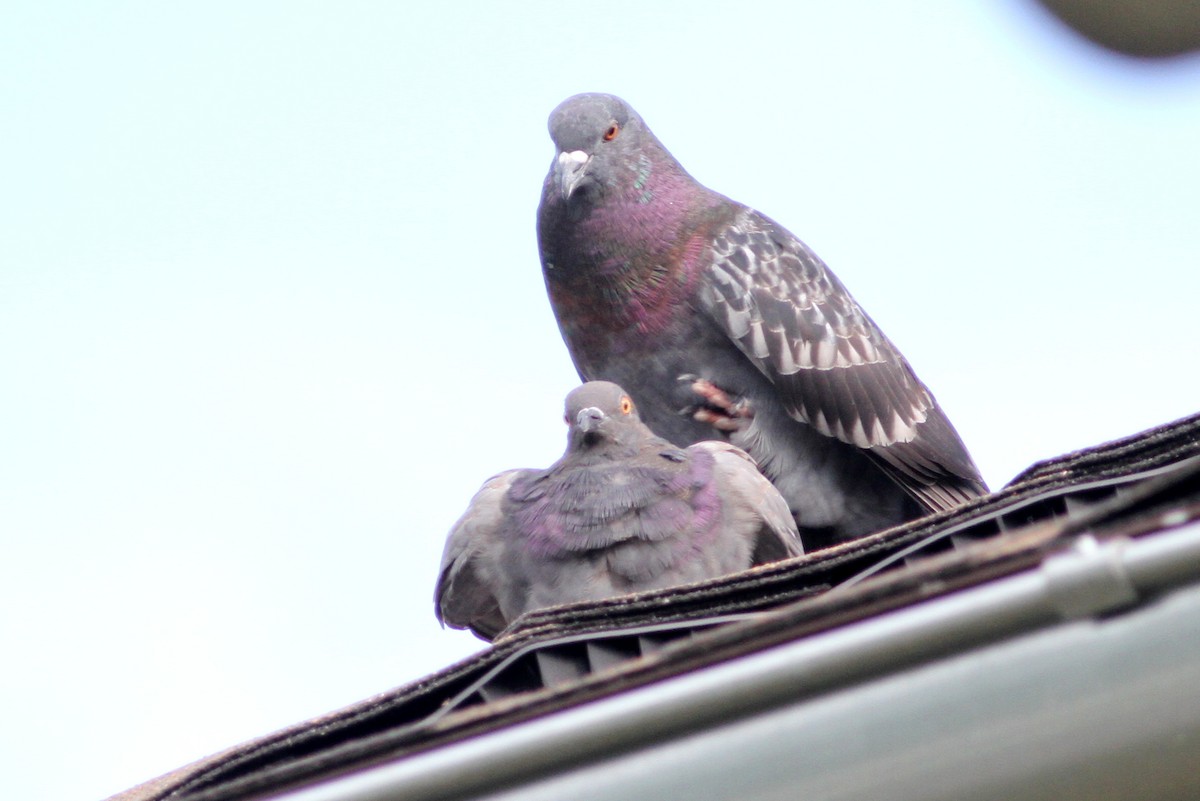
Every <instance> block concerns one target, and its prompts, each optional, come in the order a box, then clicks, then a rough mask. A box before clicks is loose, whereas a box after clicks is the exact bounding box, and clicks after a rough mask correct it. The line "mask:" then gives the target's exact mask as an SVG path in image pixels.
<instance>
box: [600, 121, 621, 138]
mask: <svg viewBox="0 0 1200 801" xmlns="http://www.w3.org/2000/svg"><path fill="white" fill-rule="evenodd" d="M620 132H621V126H620V125H617V124H616V123H615V122H614V123H613V124H612V125H610V126H608V130H607V131H605V132H604V141H605V142H611V141H612V140H614V139H616V138H617V134H619V133H620Z"/></svg>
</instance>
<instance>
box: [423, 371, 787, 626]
mask: <svg viewBox="0 0 1200 801" xmlns="http://www.w3.org/2000/svg"><path fill="white" fill-rule="evenodd" d="M566 405H567V414H566V420H567V423H568V425H569V426H570V431H569V433H568V435H567V451H566V453H564V454H563V456H562V458H561V459H559V460H558V461H557V462H555V463H554V464H553V465H551V466H550V467H549V468H547V469H545V470H509V471H507V472H504V473H501V474H499V475H497V476H494V477H492V478H490V479H488V480H487V482H486V483H485V484H484V485H483V488H482V489H480V490H479V492H478V493H477V494H476V495H475V497H474V498H473V499H471V505H470V506H468V507H467V511H466V513H465V514H464V515H463V516H462V517H461V518H460V519H459V521H458V522H457V523H455V524H454V528H453V529H451V531H450V536H449V538H448V539H447V540H446V549H445V551H444V553H443V554H442V569H441V575H440V577H439V579H438V583H437V589H436V590H435V591H434V611H435V614H436V615H437V617H438V620H440V621H442V622H443V623H445V624H448V625H450V626H453V627H454V628H469V629H471V630H472V631H474V632H475V633H476V634H477V635H479V636H480V637H483V638H484V639H492V638H493V637H495V636H496V635H497V634H498V633H499V632H500V631H502V630H503V629H504V628H505V626H507V625H508V624H509V623H511V622H512V621H513V620H514V619H515V618H516V617H517V616H518V615H520V614H521V613H522V612H526V611H529V610H531V609H539V608H541V607H545V606H554V605H557V604H563V603H570V602H572V601H584V600H593V599H598V598H608V597H611V596H614V595H622V594H625V593H630V592H638V591H640V590H649V589H655V588H658V587H668V586H672V585H675V584H684V583H688V582H693V581H699V580H701V579H706V578H712V577H714V576H721V575H724V574H726V573H733V572H736V571H738V570H744V569H745V568H747V567H750V566H751V565H757V564H760V563H762V562H770V561H774V560H777V559H784V558H786V557H789V556H797V555H799V554H800V553H802V552H803V551H802V548H801V545H800V539H799V534H798V532H797V531H796V524H795V522H794V521H793V520H792V516H791V515H790V514H789V513H788V506H787V503H786V502H785V501H784V500H783V498H782V497H781V496H780V495H779V492H778V491H777V490H776V489H775V488H774V487H773V486H771V482H769V481H767V479H766V478H764V477H763V475H762V474H761V473H759V472H758V469H757V468H756V467H755V466H754V462H753V460H751V459H750V457H749V456H747V455H746V454H745V453H743V452H742V451H740V450H738V449H737V448H735V447H733V446H732V445H729V444H727V443H723V442H715V441H714V442H701V443H698V444H696V445H693V446H691V447H690V448H687V449H680V448H677V447H676V446H674V445H672V444H671V443H669V442H667V441H666V440H663V439H660V438H659V437H656V436H655V435H654V433H653V432H652V431H650V429H649V428H647V427H646V425H645V424H644V423H643V422H642V421H641V420H640V419H639V417H638V414H637V411H636V410H635V409H634V405H633V401H632V400H631V399H630V397H629V395H628V394H626V392H625V390H623V389H621V388H620V387H619V386H617V385H616V384H611V383H609V382H607V381H594V382H592V383H589V384H584V385H583V386H581V387H579V388H578V389H576V390H574V391H573V392H571V394H570V395H568V396H567V404H566Z"/></svg>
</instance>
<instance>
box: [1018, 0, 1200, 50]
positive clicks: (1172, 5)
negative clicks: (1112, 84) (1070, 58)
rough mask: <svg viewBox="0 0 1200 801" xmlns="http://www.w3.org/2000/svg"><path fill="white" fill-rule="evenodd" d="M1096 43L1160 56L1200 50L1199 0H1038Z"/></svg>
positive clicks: (1113, 48) (1112, 48) (1111, 47)
mask: <svg viewBox="0 0 1200 801" xmlns="http://www.w3.org/2000/svg"><path fill="white" fill-rule="evenodd" d="M1039 2H1040V3H1041V4H1042V5H1043V6H1045V7H1046V8H1047V9H1049V11H1050V12H1051V13H1053V14H1054V16H1056V17H1058V18H1059V19H1060V20H1062V21H1063V22H1065V23H1066V24H1067V25H1070V26H1071V27H1072V28H1074V29H1075V30H1076V31H1078V32H1079V33H1081V34H1083V35H1084V36H1086V37H1087V38H1088V39H1090V40H1092V41H1093V42H1095V43H1096V44H1099V45H1101V46H1103V47H1107V48H1109V49H1110V50H1116V51H1117V52H1119V53H1124V54H1126V55H1130V56H1139V57H1144V58H1163V57H1168V56H1178V55H1181V54H1183V53H1190V52H1194V51H1196V50H1200V0H1039Z"/></svg>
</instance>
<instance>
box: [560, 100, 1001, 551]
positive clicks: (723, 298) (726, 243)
mask: <svg viewBox="0 0 1200 801" xmlns="http://www.w3.org/2000/svg"><path fill="white" fill-rule="evenodd" d="M549 128H550V136H551V138H552V139H553V140H554V145H555V150H556V153H555V157H554V161H553V162H552V163H551V167H550V172H549V174H548V175H547V176H546V180H545V184H544V185H543V188H542V199H541V204H540V205H539V207H538V219H537V231H538V243H539V246H540V250H541V259H542V272H543V275H544V277H545V281H546V288H547V291H548V293H549V296H550V303H551V306H552V307H553V309H554V313H555V316H556V317H557V318H558V324H559V328H560V329H561V331H562V335H563V339H564V340H565V341H566V344H567V349H568V350H569V351H570V354H571V358H572V359H573V360H574V362H575V367H576V368H577V369H578V371H579V374H580V376H581V377H582V378H583V379H584V380H585V381H591V380H598V379H603V380H607V381H615V382H617V383H619V384H621V385H622V386H624V387H625V388H626V389H628V390H629V392H630V393H631V394H632V396H633V397H634V399H635V400H636V401H637V403H638V407H639V408H640V409H641V413H642V417H643V418H644V419H645V421H646V423H647V425H649V427H650V428H651V429H652V430H653V431H654V432H655V433H656V434H658V435H659V436H661V437H665V438H666V439H668V440H670V441H671V442H674V443H676V444H677V445H681V446H683V445H688V444H690V443H694V442H698V441H700V440H704V439H710V438H712V437H714V436H718V437H723V438H727V439H728V441H730V442H732V443H733V444H735V445H737V446H739V447H741V448H743V449H744V450H746V451H747V452H748V453H749V454H750V455H751V456H752V457H753V458H754V459H755V460H756V461H757V462H758V464H759V466H760V467H761V468H762V471H763V472H764V473H765V474H766V475H767V477H769V478H770V479H771V480H772V481H773V482H774V483H775V486H776V487H778V488H779V490H780V492H781V493H782V494H783V496H784V498H786V499H787V502H788V504H789V506H790V508H791V510H792V513H793V514H794V515H795V517H796V520H797V522H798V523H799V526H800V532H801V536H802V537H803V538H804V541H805V547H806V548H808V549H809V550H812V549H813V548H814V547H823V546H825V545H829V544H832V543H836V542H841V541H845V540H848V539H853V538H855V537H858V536H861V535H864V534H867V533H870V532H872V531H876V530H878V529H880V528H884V527H886V526H890V525H894V524H896V523H900V522H902V521H905V520H909V519H912V518H914V517H918V516H921V515H924V514H926V513H928V512H930V511H939V510H944V509H949V508H951V507H953V506H955V505H957V504H960V503H963V502H965V501H968V500H970V499H972V498H975V497H977V496H979V495H982V494H984V493H986V492H987V487H986V486H985V485H984V483H983V479H982V478H981V477H980V474H979V470H978V469H977V468H976V467H975V464H974V462H973V461H972V460H971V457H970V455H969V454H968V453H967V449H966V447H965V446H964V445H963V442H962V440H961V439H960V438H959V436H958V434H957V432H955V430H954V427H953V426H952V425H951V424H950V421H949V420H948V419H947V418H946V415H945V414H943V412H942V410H941V408H940V407H939V406H938V404H937V402H936V401H935V400H934V398H933V395H932V394H931V393H930V392H929V390H928V389H927V388H926V387H925V385H924V384H922V383H921V381H920V380H919V379H918V378H917V376H916V374H915V373H914V372H913V370H912V368H911V367H909V364H908V362H907V361H906V360H905V359H904V357H903V356H902V355H901V354H900V352H899V351H898V350H897V349H896V347H895V346H894V345H892V343H891V342H890V341H889V340H888V338H887V337H886V336H884V334H883V332H882V331H880V330H879V327H878V326H876V325H875V323H874V322H873V321H872V320H871V318H870V317H868V316H867V314H866V312H864V311H863V310H862V308H860V307H859V305H858V303H856V302H855V300H854V298H852V297H851V296H850V293H849V292H847V291H846V288H845V287H844V286H842V283H841V282H840V281H839V280H838V279H837V277H836V276H835V275H834V274H833V273H832V272H830V270H829V269H828V268H827V267H826V266H825V264H824V263H823V262H822V261H821V260H820V259H819V258H818V257H817V255H816V254H815V253H813V252H812V251H811V250H810V249H809V248H808V247H807V246H806V245H805V244H804V243H803V242H801V241H800V240H799V239H797V238H796V237H795V236H793V235H792V234H791V233H790V232H788V231H787V230H786V229H784V228H783V227H782V226H780V225H779V224H777V223H775V222H774V221H772V220H770V219H768V218H767V217H765V216H763V215H762V214H759V213H758V212H756V211H754V210H752V209H750V208H747V207H746V206H743V205H741V204H740V203H736V202H734V201H732V200H730V199H729V198H727V197H724V196H723V195H719V194H717V193H716V192H713V191H712V190H710V189H708V188H706V187H704V186H702V185H701V184H699V183H698V182H697V181H696V180H695V179H694V178H692V177H691V176H690V175H689V174H688V173H687V172H686V171H685V170H684V169H683V167H682V166H681V165H680V164H679V162H678V161H676V160H675V158H674V157H673V156H672V155H671V154H670V153H669V152H668V151H667V149H666V148H665V147H663V145H662V143H661V142H659V140H658V139H657V137H655V136H654V134H653V133H651V132H650V129H649V128H647V127H646V124H645V123H644V122H643V121H642V119H641V117H639V116H638V115H637V113H636V112H635V111H634V110H633V109H632V108H630V107H629V105H628V104H626V103H625V102H624V101H623V100H621V99H620V98H618V97H613V96H612V95H604V94H583V95H576V96H575V97H572V98H569V99H567V100H566V101H564V102H563V103H562V104H561V105H559V106H558V108H556V109H555V110H554V112H553V113H552V114H551V115H550V121H549ZM779 155H780V154H773V155H772V158H771V160H777V159H778V157H779ZM756 164H764V165H769V164H770V161H757V160H755V159H747V160H746V165H747V167H749V168H753V166H754V165H756Z"/></svg>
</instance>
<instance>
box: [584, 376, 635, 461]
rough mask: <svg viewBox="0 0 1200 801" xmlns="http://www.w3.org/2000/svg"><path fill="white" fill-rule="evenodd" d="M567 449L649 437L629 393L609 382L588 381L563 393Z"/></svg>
mask: <svg viewBox="0 0 1200 801" xmlns="http://www.w3.org/2000/svg"><path fill="white" fill-rule="evenodd" d="M565 419H566V422H567V426H568V427H569V431H568V434H567V441H568V446H567V447H568V450H575V451H578V450H588V449H595V448H599V447H602V446H604V445H618V446H619V445H633V444H636V443H638V442H640V441H642V440H643V439H645V438H646V437H653V436H654V435H653V434H652V433H651V432H650V429H649V428H647V427H646V425H645V424H644V423H643V422H642V420H641V418H640V417H638V413H637V407H635V406H634V404H633V399H632V398H631V397H629V393H627V392H626V391H625V390H623V389H621V387H619V386H618V385H616V384H614V383H612V382H611V381H589V382H588V383H586V384H584V385H583V386H581V387H578V388H577V389H575V390H573V391H572V392H571V394H569V395H567V403H566V417H565Z"/></svg>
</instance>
